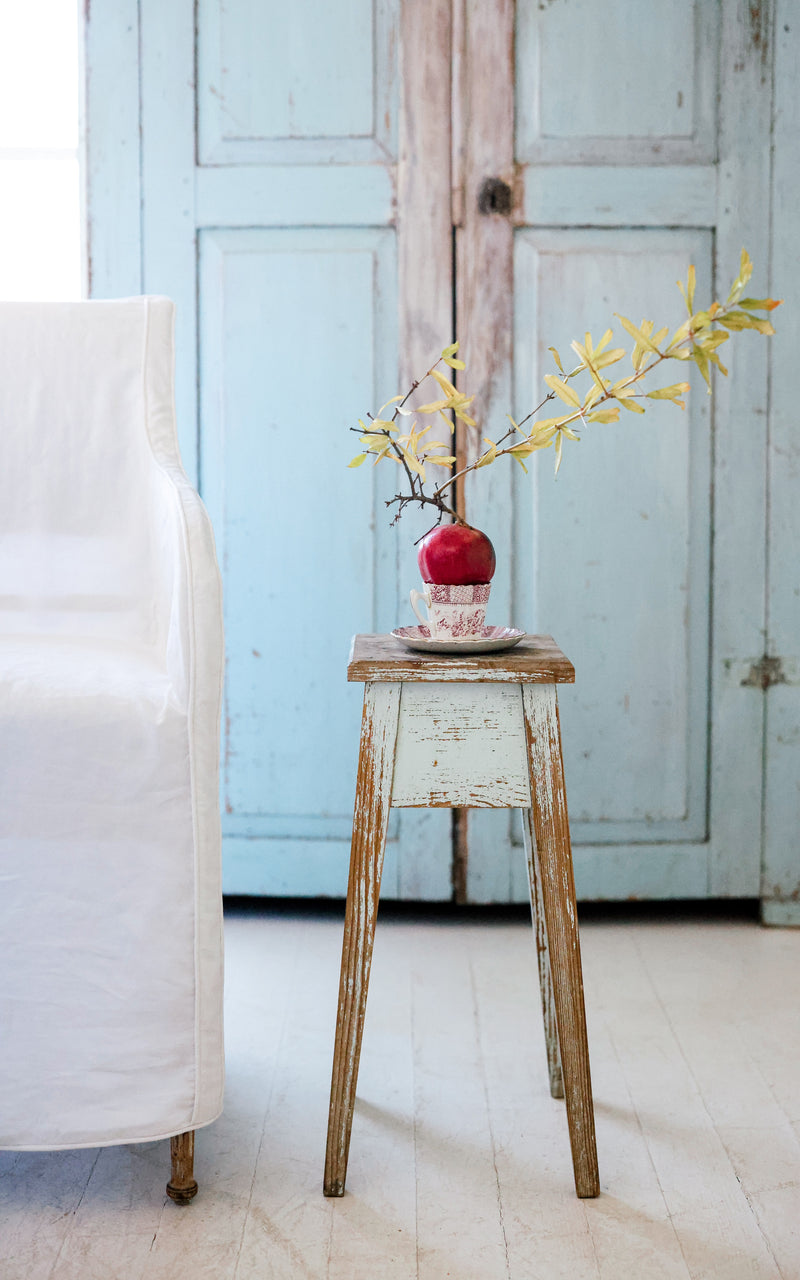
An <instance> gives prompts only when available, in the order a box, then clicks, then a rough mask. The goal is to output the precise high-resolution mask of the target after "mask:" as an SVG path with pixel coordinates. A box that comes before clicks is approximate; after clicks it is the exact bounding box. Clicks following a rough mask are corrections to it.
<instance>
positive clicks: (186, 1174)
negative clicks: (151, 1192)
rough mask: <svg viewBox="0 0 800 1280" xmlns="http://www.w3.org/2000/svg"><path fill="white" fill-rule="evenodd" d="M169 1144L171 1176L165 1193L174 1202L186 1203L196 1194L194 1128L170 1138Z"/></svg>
mask: <svg viewBox="0 0 800 1280" xmlns="http://www.w3.org/2000/svg"><path fill="white" fill-rule="evenodd" d="M169 1146H170V1156H171V1158H172V1177H171V1178H170V1180H169V1182H168V1183H167V1195H168V1196H169V1198H170V1200H174V1201H175V1203H176V1204H188V1203H189V1201H190V1200H193V1199H194V1197H195V1196H196V1195H197V1183H196V1182H195V1180H194V1129H190V1130H189V1131H188V1133H178V1134H176V1135H175V1137H174V1138H170V1140H169Z"/></svg>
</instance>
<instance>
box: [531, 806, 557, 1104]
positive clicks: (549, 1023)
mask: <svg viewBox="0 0 800 1280" xmlns="http://www.w3.org/2000/svg"><path fill="white" fill-rule="evenodd" d="M522 834H523V839H524V841H525V857H526V860H527V863H528V883H529V885H530V893H531V920H532V923H533V936H534V939H535V941H536V961H537V966H538V969H539V989H540V991H541V995H542V1017H543V1018H544V1039H545V1046H546V1048H547V1073H548V1075H549V1077H550V1096H551V1097H553V1098H563V1097H564V1077H563V1074H562V1071H561V1052H560V1050H559V1047H558V1026H557V1024H556V1006H555V1002H554V1000H553V978H552V975H551V973H550V949H549V947H548V945H547V923H546V921H545V918H544V903H543V902H542V889H541V879H542V877H541V872H540V870H539V866H538V857H537V854H536V841H535V839H534V834H533V819H532V816H531V811H530V809H523V810H522Z"/></svg>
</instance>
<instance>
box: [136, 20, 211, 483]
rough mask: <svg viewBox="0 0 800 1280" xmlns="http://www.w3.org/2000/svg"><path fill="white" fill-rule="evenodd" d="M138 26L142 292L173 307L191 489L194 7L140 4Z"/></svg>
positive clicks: (181, 435)
mask: <svg viewBox="0 0 800 1280" xmlns="http://www.w3.org/2000/svg"><path fill="white" fill-rule="evenodd" d="M139 2H140V8H141V22H142V47H143V49H144V56H143V58H142V70H141V84H142V90H141V91H142V288H143V290H144V292H145V293H165V294H167V295H168V296H169V297H170V298H172V300H173V302H174V303H175V330H176V342H175V404H176V411H177V417H178V439H179V442H180V448H181V459H182V461H183V465H184V468H185V470H186V473H187V475H188V476H189V479H190V480H191V481H192V483H193V484H195V485H196V484H197V483H198V480H199V476H198V433H197V238H196V230H195V228H196V222H195V21H194V7H193V6H192V5H190V4H186V3H173V4H163V3H162V0H139Z"/></svg>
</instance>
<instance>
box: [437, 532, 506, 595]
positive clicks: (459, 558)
mask: <svg viewBox="0 0 800 1280" xmlns="http://www.w3.org/2000/svg"><path fill="white" fill-rule="evenodd" d="M495 563H496V561H495V554H494V547H493V546H492V544H491V542H490V541H489V539H488V538H487V537H486V534H485V533H481V531H480V529H473V528H472V527H471V526H470V525H468V524H440V525H437V527H436V528H435V529H431V531H430V533H428V534H426V535H425V537H424V538H423V539H422V542H421V543H420V544H419V549H418V551H417V564H418V565H419V571H420V573H421V574H422V579H423V581H424V582H436V583H442V582H449V583H453V584H455V585H457V586H463V585H466V584H467V583H472V582H489V581H490V580H491V577H492V574H493V573H494V569H495Z"/></svg>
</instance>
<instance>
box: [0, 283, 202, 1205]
mask: <svg viewBox="0 0 800 1280" xmlns="http://www.w3.org/2000/svg"><path fill="white" fill-rule="evenodd" d="M0 440H1V441H2V447H1V449H0V1148H10V1149H17V1150H35V1149H43V1150H52V1149H56V1148H65V1147H81V1146H102V1145H111V1144H116V1143H123V1142H144V1141H147V1140H151V1139H155V1138H166V1137H171V1138H172V1139H173V1143H172V1157H173V1168H172V1174H173V1176H172V1179H171V1183H170V1194H172V1195H173V1198H174V1199H178V1200H186V1199H188V1198H190V1197H191V1195H193V1194H194V1192H195V1191H196V1183H194V1181H193V1177H192V1169H191V1161H192V1154H193V1132H194V1130H195V1129H196V1128H197V1127H199V1126H201V1125H205V1124H208V1123H210V1122H211V1121H212V1120H214V1119H215V1118H216V1116H217V1115H218V1114H219V1112H220V1109H221V1105H222V1088H223V1055H222V907H221V893H220V867H219V859H220V827H219V802H218V784H217V779H218V768H219V764H218V742H219V714H220V696H221V679H222V665H223V652H222V621H221V591H220V582H219V572H218V568H217V562H216V557H215V552H214V542H213V536H212V533H211V527H210V523H209V520H208V517H207V515H206V512H205V509H204V508H203V506H202V503H201V502H200V499H199V498H198V496H197V494H196V493H195V491H194V490H193V489H192V487H191V486H190V485H189V483H188V481H187V479H186V476H185V474H184V472H183V469H182V467H181V463H180V457H179V453H178V445H177V436H176V429H175V415H174V408H173V305H172V303H171V302H170V301H169V300H168V299H166V298H129V299H124V300H121V301H113V302H79V303H47V304H34V303H30V304H28V303H5V304H2V305H0Z"/></svg>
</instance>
